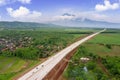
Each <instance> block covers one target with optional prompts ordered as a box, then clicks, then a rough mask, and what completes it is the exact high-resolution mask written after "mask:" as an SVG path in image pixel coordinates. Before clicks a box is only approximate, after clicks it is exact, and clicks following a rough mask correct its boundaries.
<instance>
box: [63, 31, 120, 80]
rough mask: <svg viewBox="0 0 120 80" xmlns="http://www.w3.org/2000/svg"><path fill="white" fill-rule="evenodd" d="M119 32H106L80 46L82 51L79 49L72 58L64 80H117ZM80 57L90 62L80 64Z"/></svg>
mask: <svg viewBox="0 0 120 80" xmlns="http://www.w3.org/2000/svg"><path fill="white" fill-rule="evenodd" d="M119 32H120V31H119V30H112V31H111V30H110V31H109V30H108V31H106V32H104V33H101V34H99V35H97V36H95V37H94V38H92V39H91V40H89V41H88V42H86V43H84V44H82V46H83V47H84V49H82V48H81V47H80V48H79V49H78V50H77V52H76V53H75V55H74V56H73V57H72V59H71V60H72V63H69V65H68V67H67V69H66V70H65V72H64V74H63V76H64V78H65V79H66V80H109V79H110V80H119V79H120V33H119ZM82 50H83V51H82ZM81 57H88V58H90V59H91V60H90V61H88V62H87V63H82V62H80V58H81ZM84 66H86V67H87V69H88V72H85V71H84V70H83V68H84ZM80 75H81V76H80Z"/></svg>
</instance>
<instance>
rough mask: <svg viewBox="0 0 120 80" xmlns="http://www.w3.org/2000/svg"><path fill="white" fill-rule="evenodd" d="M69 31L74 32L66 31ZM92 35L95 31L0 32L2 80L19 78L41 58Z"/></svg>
mask: <svg viewBox="0 0 120 80" xmlns="http://www.w3.org/2000/svg"><path fill="white" fill-rule="evenodd" d="M66 29H68V30H69V29H70V30H73V31H66ZM93 32H94V30H93V31H92V30H89V29H88V30H84V29H82V30H81V29H79V28H78V29H73V28H38V29H34V30H33V29H32V30H30V29H29V30H24V29H15V30H14V29H12V30H11V29H9V30H2V31H0V43H1V45H0V64H2V65H0V80H11V79H13V78H15V77H17V76H19V75H20V74H22V73H24V71H27V70H28V69H30V68H31V67H33V66H35V65H36V64H38V63H40V60H41V58H42V59H44V58H47V57H49V56H52V55H54V53H56V52H58V51H60V50H62V49H63V48H65V47H66V46H68V45H70V44H71V43H73V42H75V41H77V40H79V39H80V38H81V37H84V36H86V35H88V34H91V33H93ZM7 45H9V46H10V47H9V46H7ZM6 47H7V49H6ZM11 47H12V48H11ZM4 48H5V49H6V50H4Z"/></svg>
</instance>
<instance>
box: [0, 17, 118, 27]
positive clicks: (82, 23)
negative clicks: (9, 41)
mask: <svg viewBox="0 0 120 80" xmlns="http://www.w3.org/2000/svg"><path fill="white" fill-rule="evenodd" d="M73 16H74V15H73ZM58 25H59V26H58ZM57 26H58V27H60V26H63V27H89V28H120V23H110V22H104V21H94V20H90V19H83V18H76V19H70V20H66V19H65V20H61V21H59V20H58V21H53V22H51V23H35V22H18V21H13V22H8V21H1V22H0V28H35V27H57Z"/></svg>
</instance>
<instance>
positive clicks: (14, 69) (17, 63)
mask: <svg viewBox="0 0 120 80" xmlns="http://www.w3.org/2000/svg"><path fill="white" fill-rule="evenodd" d="M36 63H38V61H32V60H31V61H27V60H23V59H20V58H17V57H4V56H0V80H10V79H12V77H14V76H15V75H16V74H18V73H19V72H23V71H24V69H25V68H30V67H31V66H33V65H35V64H36Z"/></svg>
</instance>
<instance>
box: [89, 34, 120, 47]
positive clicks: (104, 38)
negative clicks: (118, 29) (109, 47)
mask: <svg viewBox="0 0 120 80" xmlns="http://www.w3.org/2000/svg"><path fill="white" fill-rule="evenodd" d="M88 42H89V43H98V44H113V45H120V33H108V34H106V33H103V34H100V35H97V36H96V37H94V38H93V39H92V40H90V41H88Z"/></svg>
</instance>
